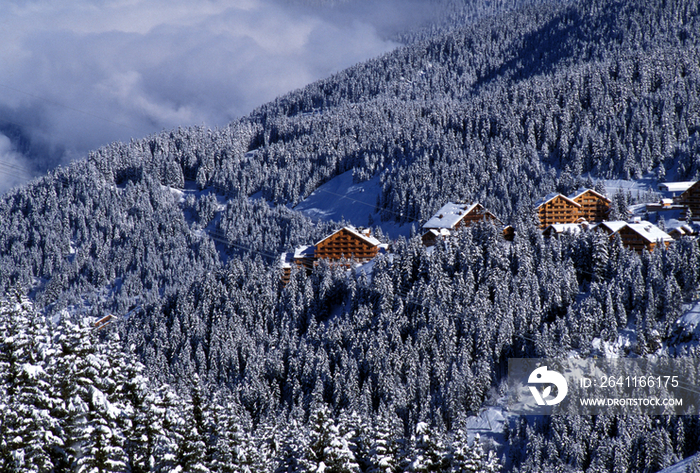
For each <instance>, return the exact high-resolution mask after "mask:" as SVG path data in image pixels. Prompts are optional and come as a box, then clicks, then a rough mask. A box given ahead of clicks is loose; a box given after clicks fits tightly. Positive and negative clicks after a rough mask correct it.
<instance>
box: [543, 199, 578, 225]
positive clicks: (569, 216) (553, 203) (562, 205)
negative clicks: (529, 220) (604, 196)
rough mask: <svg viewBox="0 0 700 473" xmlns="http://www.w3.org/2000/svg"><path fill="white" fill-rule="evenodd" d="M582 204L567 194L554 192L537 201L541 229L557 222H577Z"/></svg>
mask: <svg viewBox="0 0 700 473" xmlns="http://www.w3.org/2000/svg"><path fill="white" fill-rule="evenodd" d="M581 207H582V205H581V204H579V203H578V202H576V201H575V200H573V199H571V198H569V197H566V196H565V195H562V194H558V193H556V192H553V193H551V194H549V195H546V196H545V197H543V198H542V199H540V200H538V201H537V202H536V203H535V210H537V216H538V217H539V219H540V229H542V230H544V229H545V228H547V227H548V226H550V225H552V224H556V223H577V221H578V220H579V218H580V217H581Z"/></svg>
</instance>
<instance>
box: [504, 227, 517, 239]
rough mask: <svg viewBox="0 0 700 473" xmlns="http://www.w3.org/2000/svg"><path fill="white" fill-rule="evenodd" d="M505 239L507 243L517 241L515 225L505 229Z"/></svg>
mask: <svg viewBox="0 0 700 473" xmlns="http://www.w3.org/2000/svg"><path fill="white" fill-rule="evenodd" d="M503 239H504V240H505V241H513V240H514V239H515V227H513V225H506V226H505V227H503Z"/></svg>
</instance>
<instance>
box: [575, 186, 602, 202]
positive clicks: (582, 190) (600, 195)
mask: <svg viewBox="0 0 700 473" xmlns="http://www.w3.org/2000/svg"><path fill="white" fill-rule="evenodd" d="M586 192H590V193H592V194H595V195H597V196H598V197H600V198H601V199H603V200H607V201H608V202H610V199H608V198H607V197H605V196H604V195H603V194H600V193H598V192H596V191H594V190H593V189H587V188H581V189H578V190H577V191H576V192H572V193H571V194H569V199H572V200H573V199H576V198H577V197H580V196H582V195H583V194H585V193H586Z"/></svg>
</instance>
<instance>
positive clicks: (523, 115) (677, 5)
mask: <svg viewBox="0 0 700 473" xmlns="http://www.w3.org/2000/svg"><path fill="white" fill-rule="evenodd" d="M446 4H448V5H449V8H446V12H447V13H445V15H444V17H443V19H442V21H441V22H440V23H438V24H436V25H435V26H433V27H430V28H423V29H421V30H418V31H414V32H410V33H406V34H404V35H402V36H401V41H402V46H401V47H399V48H397V49H396V50H395V51H393V52H390V53H388V54H386V55H384V56H381V57H378V58H375V59H372V60H369V61H367V62H364V63H360V64H358V65H356V66H354V67H352V68H349V69H347V70H344V71H342V72H339V73H337V74H335V75H333V76H331V77H329V78H327V79H324V80H321V81H318V82H315V83H312V84H310V85H308V86H307V87H305V88H303V89H300V90H297V91H294V92H291V93H289V94H287V95H285V96H282V97H279V98H278V99H276V100H275V101H273V102H271V103H268V104H265V105H263V106H261V107H260V108H258V109H256V110H254V111H253V112H252V113H251V114H250V115H248V116H246V117H243V118H240V119H238V120H236V121H234V122H232V123H230V124H229V125H228V126H226V127H223V128H220V129H214V130H210V129H205V128H201V127H192V128H179V129H174V130H166V131H163V132H161V133H158V134H155V135H152V136H148V137H146V138H143V139H133V140H132V141H130V142H128V143H113V144H110V145H108V146H105V147H103V148H100V149H97V150H95V151H93V152H91V153H90V154H89V155H88V156H87V157H86V158H85V159H84V160H80V161H76V162H74V163H72V164H71V165H70V166H67V167H63V168H57V169H55V170H53V171H51V172H50V173H48V175H46V176H44V177H42V178H39V179H36V180H34V181H33V182H31V183H29V184H27V185H25V186H23V187H20V188H17V189H14V190H12V191H10V192H8V193H7V194H5V195H3V196H2V197H1V198H0V294H3V296H2V302H1V303H0V345H1V349H0V380H1V384H0V432H1V434H0V470H2V471H8V472H9V471H22V472H24V471H31V472H54V471H55V472H64V471H80V472H83V471H86V472H87V471H89V472H92V471H95V472H97V471H99V472H103V471H128V472H146V471H158V472H179V471H187V472H189V471H201V472H206V471H211V472H229V471H231V472H234V471H235V472H239V471H248V472H257V471H264V472H279V473H281V472H287V473H292V472H301V471H313V472H319V473H321V472H323V471H325V470H329V471H333V472H355V473H359V472H363V473H364V472H382V473H398V472H403V471H412V472H413V471H414V472H435V471H454V472H482V471H486V472H490V471H514V472H515V471H517V472H523V473H524V472H538V471H562V472H563V471H572V472H578V471H581V472H583V471H585V472H601V471H610V472H613V471H614V472H655V471H658V470H660V469H662V468H664V467H666V466H669V465H671V464H673V463H676V462H678V461H679V460H681V459H683V458H686V457H688V456H691V455H693V454H695V453H696V452H697V451H698V450H700V417H698V416H676V417H674V416H626V417H623V416H617V417H616V416H603V415H600V416H549V417H547V416H542V417H527V416H523V417H515V416H512V417H508V418H507V420H506V422H505V427H504V432H503V435H502V441H500V442H496V441H494V440H493V439H492V438H481V439H480V438H479V437H474V436H473V435H472V436H471V437H470V436H469V435H468V433H467V427H466V425H467V421H468V419H469V418H470V417H472V416H476V415H479V414H480V413H481V412H483V411H484V409H485V408H486V407H488V406H499V405H501V403H502V398H503V395H504V393H505V389H506V388H505V377H506V374H507V360H508V358H525V357H533V358H534V357H567V356H570V355H571V354H576V356H580V357H590V356H600V353H598V352H596V349H595V348H594V344H593V341H594V340H602V341H609V342H614V341H615V340H617V338H618V335H619V334H620V333H621V332H622V331H627V332H629V331H632V332H633V333H634V334H635V338H634V343H633V344H632V345H631V346H628V347H627V348H625V351H624V352H623V353H620V355H621V356H646V355H650V354H658V353H662V352H663V353H671V352H672V353H673V354H674V355H678V356H689V357H697V356H698V353H696V352H697V351H698V349H697V346H696V345H694V344H687V343H680V341H679V337H678V336H677V331H676V324H675V323H676V320H677V319H678V318H679V317H680V316H681V315H682V311H683V304H686V303H691V302H693V301H696V300H697V299H698V297H699V295H700V244H699V243H698V240H697V239H691V238H682V239H680V240H678V241H675V242H673V243H672V244H671V245H669V246H668V248H665V249H662V248H659V249H657V250H655V251H653V252H648V251H645V252H642V253H641V254H638V253H636V252H634V251H632V250H630V249H627V248H624V247H623V246H622V244H621V243H620V241H619V239H612V240H611V239H609V238H607V237H606V236H603V235H602V234H598V233H594V232H587V233H582V234H578V235H563V236H561V237H560V238H551V239H544V238H543V237H542V234H541V232H540V231H539V229H538V228H537V225H538V222H537V221H536V217H535V215H534V211H533V204H534V202H535V201H536V200H537V199H538V198H539V197H541V196H544V195H546V194H548V193H550V192H552V191H557V192H562V193H569V192H571V191H573V190H575V189H577V188H578V187H581V186H582V185H588V184H589V183H590V179H591V176H592V178H593V179H628V180H635V179H640V178H642V177H645V176H647V177H648V176H652V177H653V178H655V179H658V180H659V181H663V180H666V179H673V180H679V181H680V180H688V181H690V180H697V179H698V178H700V5H698V3H697V2H696V1H691V0H644V1H637V0H618V1H612V0H580V1H570V2H533V1H527V2H517V1H512V2H506V1H504V2H488V1H485V0H483V1H481V0H480V1H474V2H459V1H450V2H446ZM344 172H351V173H352V175H353V179H354V182H356V183H364V182H367V181H369V180H371V179H373V178H377V177H378V180H377V182H378V184H377V185H378V186H379V191H378V198H377V201H376V206H375V208H374V209H370V210H369V211H368V212H370V213H373V214H376V215H377V220H376V221H375V224H376V225H375V228H374V229H373V231H374V234H375V235H377V236H378V238H379V239H381V240H382V241H385V242H389V251H388V252H387V253H385V254H381V255H379V256H378V257H377V258H376V260H375V261H374V265H373V267H372V269H371V271H369V270H367V271H365V270H362V269H356V268H352V269H347V267H344V266H338V265H331V264H326V263H324V262H321V264H319V265H318V266H316V267H315V268H314V269H313V271H310V272H307V271H305V270H299V269H293V270H292V273H291V278H290V281H289V283H288V284H286V285H283V284H282V282H281V271H280V267H279V255H280V254H281V253H283V252H286V251H292V250H293V249H294V248H296V247H298V246H299V245H308V244H312V243H313V242H317V241H319V240H320V239H322V238H323V237H324V236H326V235H328V234H329V233H330V232H332V231H334V230H335V229H337V228H338V227H339V226H340V225H341V224H342V223H341V222H327V221H314V220H311V219H310V218H309V217H307V216H305V215H304V214H302V213H300V212H297V211H295V210H294V208H293V207H294V206H295V205H296V204H298V203H299V202H301V201H302V200H304V199H305V198H307V197H308V196H309V195H310V194H311V193H312V192H313V191H314V190H316V189H317V188H318V187H319V186H320V185H322V184H324V183H326V182H328V181H329V180H330V179H332V178H334V177H336V176H338V175H340V174H341V173H344ZM608 197H610V198H613V197H614V200H615V201H616V202H618V203H620V207H621V208H622V209H624V206H625V205H628V204H631V203H633V202H632V196H630V195H622V194H620V195H616V196H608ZM447 201H453V202H476V201H478V202H481V203H483V204H484V205H485V207H487V208H488V209H489V210H491V211H492V212H494V213H495V214H497V215H498V216H499V218H500V219H501V220H502V221H503V222H504V223H508V224H511V225H513V226H514V227H515V228H516V234H515V238H514V240H513V241H512V242H509V241H505V240H503V238H501V228H498V227H496V226H494V225H492V224H483V225H478V226H473V227H470V228H466V229H464V230H462V231H460V232H459V233H458V234H457V235H456V236H455V237H454V238H451V239H447V240H445V241H442V242H440V243H439V244H438V245H436V246H435V247H434V249H432V250H430V251H429V250H427V249H426V248H424V247H423V245H422V243H421V240H420V237H418V236H411V237H410V238H403V237H400V238H398V239H395V240H390V239H389V238H388V237H387V236H385V235H384V234H383V232H382V229H381V226H382V224H384V223H387V222H390V223H395V224H406V225H413V226H414V227H415V228H416V230H417V228H418V227H419V226H420V225H421V224H422V223H424V222H425V221H426V220H427V219H428V218H430V216H431V215H433V214H434V213H435V211H436V210H437V209H438V208H440V207H441V206H442V205H443V204H444V203H445V202H447ZM618 210H619V211H621V210H620V209H618ZM343 223H344V222H343ZM349 223H352V222H349ZM107 314H112V315H114V317H113V319H112V320H111V321H110V323H109V324H108V325H107V326H105V327H104V328H102V329H99V330H98V329H96V328H95V326H94V321H96V320H98V319H101V318H102V317H104V316H105V315H107ZM664 350H666V351H664ZM687 381H688V382H690V383H693V382H694V380H687Z"/></svg>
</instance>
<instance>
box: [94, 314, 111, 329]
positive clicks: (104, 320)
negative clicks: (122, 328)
mask: <svg viewBox="0 0 700 473" xmlns="http://www.w3.org/2000/svg"><path fill="white" fill-rule="evenodd" d="M113 319H114V316H113V315H112V314H107V315H105V316H104V317H102V318H101V319H99V320H98V321H96V322H95V323H94V324H93V326H94V327H95V330H102V329H103V328H105V327H106V326H107V325H109V324H110V323H111V322H112V320H113Z"/></svg>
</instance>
